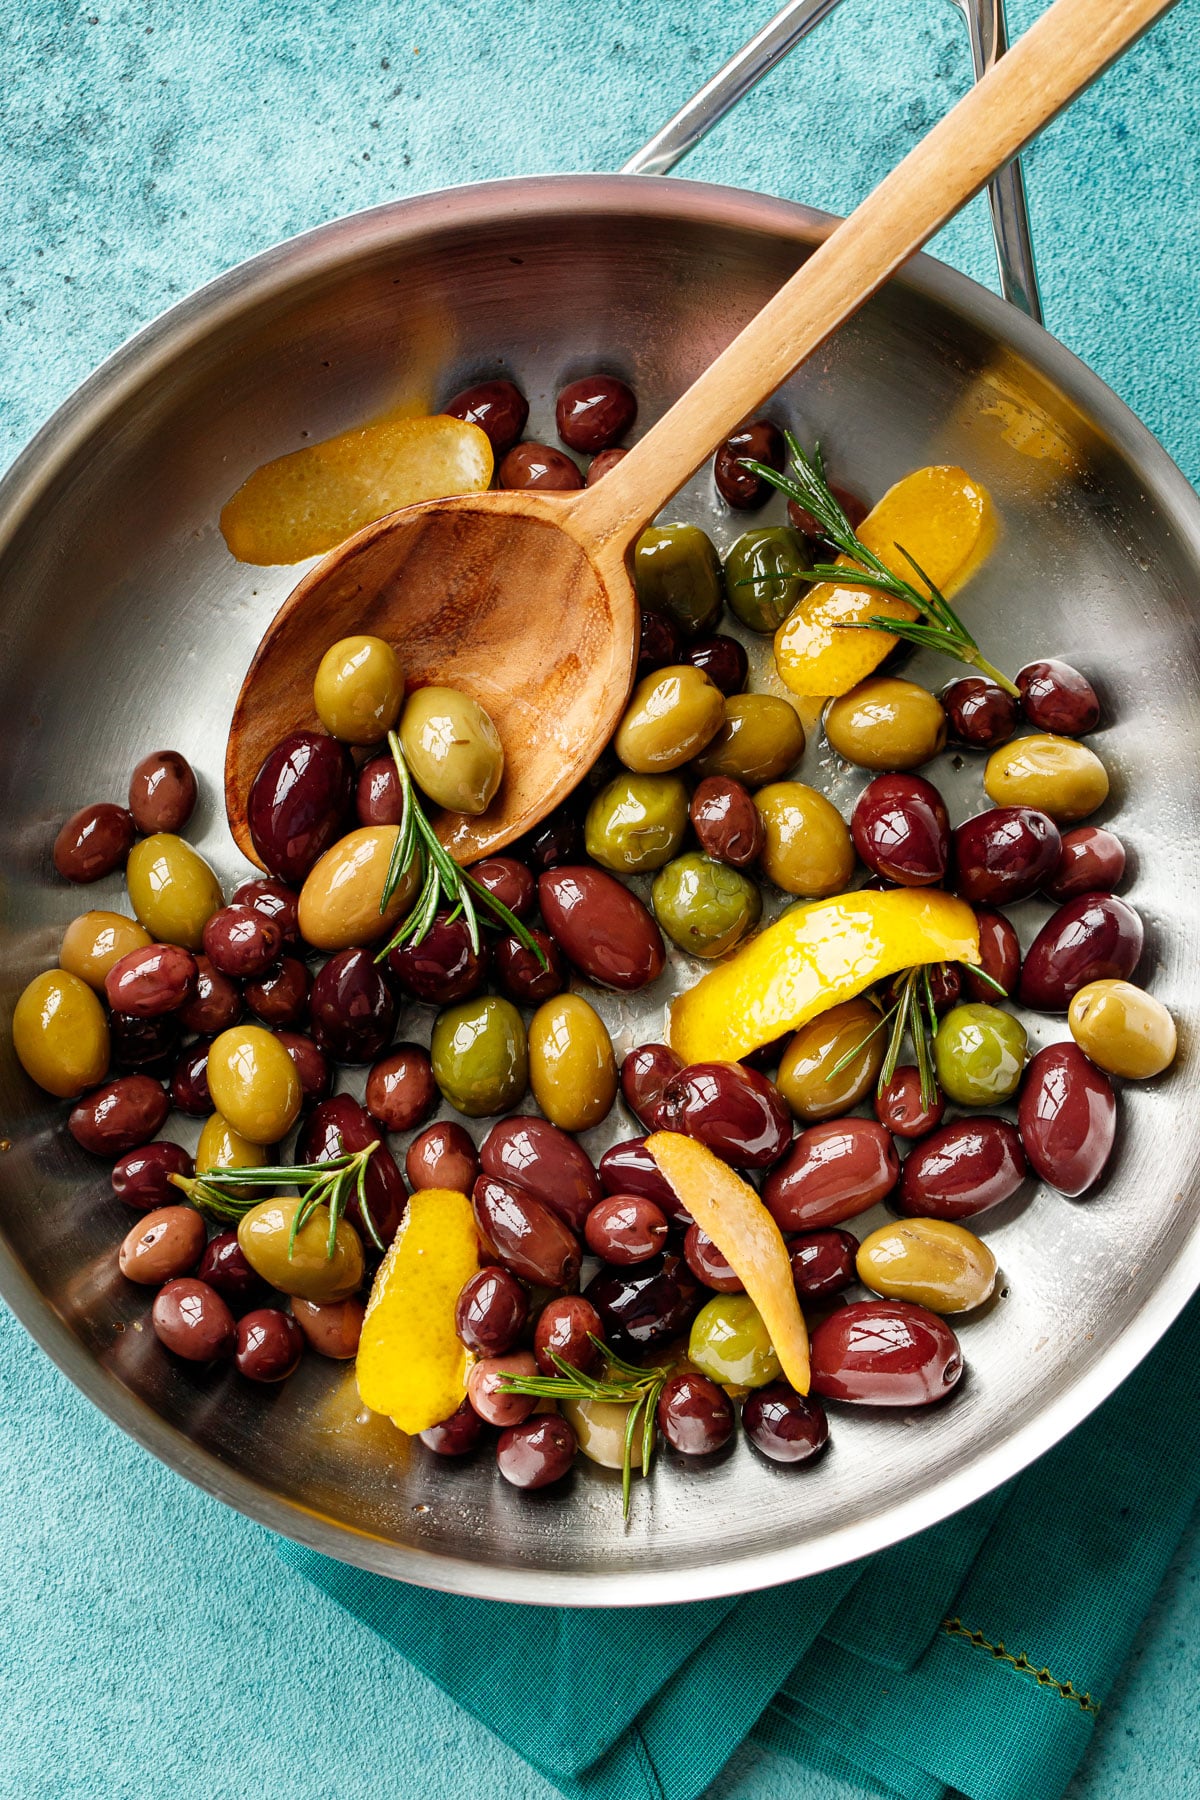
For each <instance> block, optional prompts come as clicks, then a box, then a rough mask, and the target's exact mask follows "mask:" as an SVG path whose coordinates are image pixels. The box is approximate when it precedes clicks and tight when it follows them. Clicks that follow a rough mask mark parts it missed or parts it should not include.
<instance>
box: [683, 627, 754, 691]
mask: <svg viewBox="0 0 1200 1800" xmlns="http://www.w3.org/2000/svg"><path fill="white" fill-rule="evenodd" d="M683 657H684V661H685V662H690V663H691V665H692V667H693V668H694V669H699V671H700V673H701V674H702V675H707V676H708V679H709V680H710V681H711V682H712V684H713V686H714V687H716V688H720V690H721V692H722V693H723V694H724V695H726V696H727V697H728V696H729V695H731V694H740V693H741V692H742V689H743V688H744V687H745V685H746V681H747V678H748V676H749V674H750V659H749V657H748V656H747V655H746V652H745V649H744V648H743V646H742V645H741V644H739V643H738V641H737V639H736V638H731V637H723V636H718V637H707V638H697V640H696V642H695V643H694V644H689V645H688V647H687V649H686V650H685V651H684V653H683Z"/></svg>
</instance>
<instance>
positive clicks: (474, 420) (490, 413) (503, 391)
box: [442, 379, 529, 456]
mask: <svg viewBox="0 0 1200 1800" xmlns="http://www.w3.org/2000/svg"><path fill="white" fill-rule="evenodd" d="M442 412H443V413H444V414H447V415H448V416H449V417H450V418H452V419H461V420H462V421H463V423H464V424H466V425H478V427H479V429H480V431H482V432H483V434H484V436H485V437H487V438H488V439H489V440H490V442H491V446H492V449H493V450H494V451H495V453H496V455H497V456H503V455H504V452H505V451H506V450H510V449H511V448H512V446H513V445H514V444H515V443H516V441H517V439H518V438H519V437H520V435H521V433H522V432H523V431H524V429H525V421H526V419H527V418H528V417H529V402H528V400H526V398H525V396H524V394H523V393H522V392H521V390H520V388H519V387H517V386H516V385H515V384H514V383H513V382H511V381H505V380H503V379H499V380H496V381H478V382H476V384H475V386H474V387H469V388H464V389H463V391H462V393H461V394H455V396H454V398H453V400H447V402H446V404H445V406H443V408H442Z"/></svg>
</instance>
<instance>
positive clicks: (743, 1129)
mask: <svg viewBox="0 0 1200 1800" xmlns="http://www.w3.org/2000/svg"><path fill="white" fill-rule="evenodd" d="M663 1109H664V1119H670V1121H671V1125H670V1129H672V1130H674V1131H683V1132H686V1133H687V1135H688V1137H694V1138H697V1139H698V1140H699V1142H700V1143H702V1144H705V1145H707V1147H708V1148H709V1149H710V1150H712V1151H715V1153H716V1154H717V1155H718V1156H720V1157H723V1158H724V1159H725V1161H726V1162H730V1163H734V1164H736V1166H737V1167H738V1168H739V1169H767V1168H770V1166H771V1164H772V1163H776V1162H778V1161H779V1158H780V1157H781V1156H782V1155H783V1153H784V1151H785V1150H786V1149H787V1147H788V1145H789V1144H790V1143H791V1141H792V1115H791V1111H790V1109H789V1107H788V1104H787V1101H786V1100H785V1099H784V1097H783V1095H782V1094H781V1093H780V1092H779V1089H778V1088H777V1087H776V1086H775V1083H774V1082H773V1081H769V1080H768V1079H767V1077H766V1076H765V1075H761V1074H759V1072H758V1070H757V1069H747V1068H746V1067H745V1065H744V1064H742V1063H719V1062H711V1063H692V1064H691V1065H690V1066H689V1067H688V1068H686V1069H681V1070H680V1072H679V1074H678V1075H676V1076H673V1077H672V1079H671V1080H670V1081H669V1082H668V1083H667V1086H666V1088H665V1089H664V1091H663Z"/></svg>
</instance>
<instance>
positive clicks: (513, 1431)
mask: <svg viewBox="0 0 1200 1800" xmlns="http://www.w3.org/2000/svg"><path fill="white" fill-rule="evenodd" d="M577 1448H578V1446H577V1444H576V1442H575V1433H574V1432H573V1431H572V1430H571V1427H570V1426H569V1425H568V1424H567V1421H566V1420H565V1419H560V1418H559V1416H558V1414H557V1413H539V1414H538V1415H537V1417H536V1418H532V1419H522V1420H521V1422H520V1424H519V1425H510V1426H509V1427H508V1430H507V1431H503V1432H501V1434H500V1441H499V1443H498V1444H497V1445H496V1467H497V1468H498V1469H499V1471H500V1473H501V1474H502V1475H503V1477H504V1479H505V1481H508V1482H511V1484H512V1485H513V1487H516V1488H525V1489H529V1488H544V1487H549V1486H550V1484H551V1483H552V1482H555V1481H561V1480H562V1478H563V1476H564V1475H566V1474H567V1473H568V1471H569V1470H570V1467H571V1464H572V1463H573V1462H574V1461H575V1451H576V1449H577Z"/></svg>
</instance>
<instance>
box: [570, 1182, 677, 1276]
mask: <svg viewBox="0 0 1200 1800" xmlns="http://www.w3.org/2000/svg"><path fill="white" fill-rule="evenodd" d="M583 1234H584V1237H585V1238H586V1239H587V1246H588V1249H589V1250H590V1251H591V1252H592V1255H593V1256H598V1257H599V1258H600V1260H601V1262H607V1263H615V1264H616V1265H617V1266H618V1267H619V1268H624V1267H626V1266H627V1265H630V1264H633V1263H643V1262H649V1261H650V1258H651V1257H652V1256H657V1255H658V1253H659V1251H660V1250H661V1249H662V1248H663V1246H664V1244H665V1243H666V1241H667V1215H666V1214H665V1213H664V1212H663V1210H662V1208H661V1207H660V1206H655V1204H654V1202H653V1200H647V1199H646V1198H645V1197H644V1196H643V1195H642V1194H606V1195H605V1196H604V1198H603V1199H602V1200H599V1201H597V1203H596V1205H595V1206H593V1208H592V1210H591V1212H590V1213H589V1214H588V1216H587V1222H586V1224H585V1225H584V1228H583Z"/></svg>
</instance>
